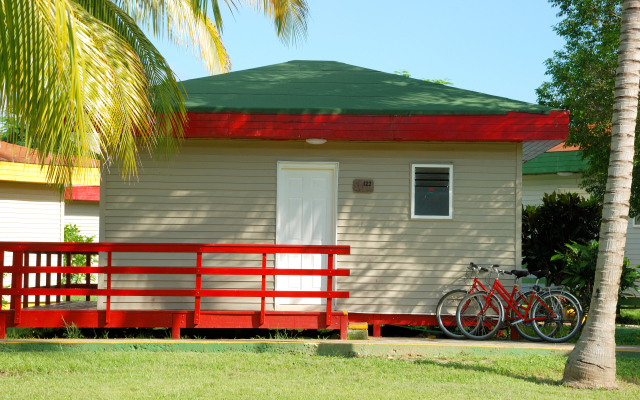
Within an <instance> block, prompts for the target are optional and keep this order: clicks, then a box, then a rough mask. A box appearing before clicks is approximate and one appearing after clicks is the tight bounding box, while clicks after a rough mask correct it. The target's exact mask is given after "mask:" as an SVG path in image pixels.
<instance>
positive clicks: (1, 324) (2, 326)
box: [0, 285, 7, 339]
mask: <svg viewBox="0 0 640 400" xmlns="http://www.w3.org/2000/svg"><path fill="white" fill-rule="evenodd" d="M0 286H2V285H0ZM6 338H7V322H6V317H5V314H0V339H6Z"/></svg>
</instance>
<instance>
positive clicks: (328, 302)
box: [327, 254, 333, 326]
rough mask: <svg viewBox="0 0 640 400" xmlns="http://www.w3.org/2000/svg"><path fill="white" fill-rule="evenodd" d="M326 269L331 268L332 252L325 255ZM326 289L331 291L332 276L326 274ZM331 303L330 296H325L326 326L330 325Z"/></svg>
mask: <svg viewBox="0 0 640 400" xmlns="http://www.w3.org/2000/svg"><path fill="white" fill-rule="evenodd" d="M327 269H328V270H330V271H331V270H332V269H333V254H328V255H327ZM327 291H329V292H332V291H333V276H331V275H329V276H327ZM332 305H333V299H332V298H331V297H328V298H327V326H329V325H331V311H332V310H331V306H332Z"/></svg>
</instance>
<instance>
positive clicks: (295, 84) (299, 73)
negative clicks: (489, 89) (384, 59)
mask: <svg viewBox="0 0 640 400" xmlns="http://www.w3.org/2000/svg"><path fill="white" fill-rule="evenodd" d="M182 83H183V85H184V88H185V90H186V93H187V96H188V98H187V101H186V108H187V111H188V112H232V111H233V112H246V113H270V114H277V113H281V114H361V115H362V114H383V115H384V114H389V115H411V114H416V115H456V114H457V115H480V114H488V115H499V114H507V113H509V112H510V111H518V112H527V113H534V114H549V112H550V111H551V110H553V109H552V108H549V107H543V106H539V105H536V104H530V103H525V102H522V101H516V100H510V99H507V98H504V97H497V96H490V95H487V94H483V93H478V92H472V91H470V90H463V89H459V88H456V87H450V86H448V85H439V84H435V83H430V82H425V81H422V80H419V79H412V78H407V77H403V76H400V75H395V74H389V73H385V72H380V71H374V70H371V69H367V68H361V67H356V66H354V65H349V64H343V63H339V62H334V61H289V62H286V63H282V64H275V65H268V66H266V67H261V68H255V69H248V70H244V71H237V72H231V73H228V74H222V75H216V76H209V77H205V78H198V79H191V80H187V81H183V82H182Z"/></svg>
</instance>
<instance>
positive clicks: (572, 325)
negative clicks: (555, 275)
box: [529, 290, 582, 343]
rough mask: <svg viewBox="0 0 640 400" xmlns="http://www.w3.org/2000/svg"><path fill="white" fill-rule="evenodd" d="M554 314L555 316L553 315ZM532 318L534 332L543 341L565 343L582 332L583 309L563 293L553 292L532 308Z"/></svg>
mask: <svg viewBox="0 0 640 400" xmlns="http://www.w3.org/2000/svg"><path fill="white" fill-rule="evenodd" d="M551 312H553V314H552V313H551ZM529 317H530V318H535V319H537V318H543V319H541V320H539V321H532V322H531V326H532V327H533V330H534V331H535V332H536V333H537V334H538V336H540V337H541V338H542V339H544V340H546V341H548V342H552V343H563V342H566V341H567V340H569V339H571V338H572V337H574V336H575V335H577V334H578V332H580V328H581V326H582V308H581V307H580V303H579V302H577V301H576V300H575V298H574V297H573V296H571V295H569V294H567V293H564V292H561V291H557V290H556V291H551V292H549V294H547V295H545V296H543V297H542V298H541V299H540V301H536V302H535V304H533V305H532V306H531V313H530V314H529Z"/></svg>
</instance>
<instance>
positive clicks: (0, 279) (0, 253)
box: [0, 250, 4, 334]
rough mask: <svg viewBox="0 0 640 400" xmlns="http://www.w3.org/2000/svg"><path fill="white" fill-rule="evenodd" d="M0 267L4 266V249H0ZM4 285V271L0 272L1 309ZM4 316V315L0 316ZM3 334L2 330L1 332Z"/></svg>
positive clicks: (0, 306)
mask: <svg viewBox="0 0 640 400" xmlns="http://www.w3.org/2000/svg"><path fill="white" fill-rule="evenodd" d="M0 267H4V250H0ZM3 287H4V273H0V310H2V305H3V304H4V298H3V297H2V288H3ZM0 318H3V317H0ZM0 334H2V332H0Z"/></svg>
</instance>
